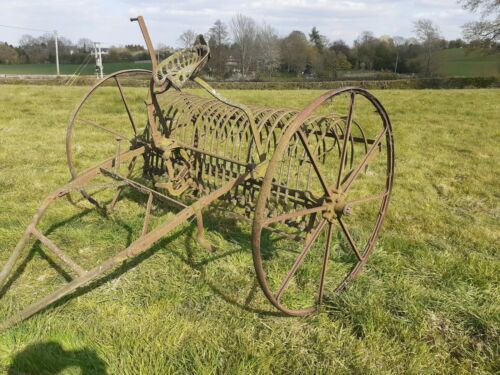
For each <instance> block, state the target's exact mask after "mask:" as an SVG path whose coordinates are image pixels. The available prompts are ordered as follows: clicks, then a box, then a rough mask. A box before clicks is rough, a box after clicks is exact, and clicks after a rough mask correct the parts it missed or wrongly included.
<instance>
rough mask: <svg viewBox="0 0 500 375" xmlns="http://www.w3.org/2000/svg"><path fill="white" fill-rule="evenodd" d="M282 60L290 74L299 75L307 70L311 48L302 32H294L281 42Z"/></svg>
mask: <svg viewBox="0 0 500 375" xmlns="http://www.w3.org/2000/svg"><path fill="white" fill-rule="evenodd" d="M280 51H281V60H282V63H283V65H284V66H286V70H287V71H288V72H295V73H298V74H301V73H303V72H304V71H305V70H306V66H307V62H308V55H309V54H310V46H309V43H308V42H307V38H306V36H305V35H304V33H303V32H302V31H292V32H291V33H290V35H288V36H287V37H286V38H285V39H283V40H282V42H281V48H280Z"/></svg>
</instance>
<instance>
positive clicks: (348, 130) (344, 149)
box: [336, 92, 356, 190]
mask: <svg viewBox="0 0 500 375" xmlns="http://www.w3.org/2000/svg"><path fill="white" fill-rule="evenodd" d="M355 96H356V94H355V93H354V92H351V104H350V105H349V114H348V115H347V124H346V130H345V134H344V145H343V146H342V155H341V156H340V167H339V175H338V177H337V185H336V188H337V190H338V189H339V188H340V183H341V181H342V174H343V173H344V164H345V163H346V159H347V143H348V142H349V138H350V136H351V124H352V115H353V112H354V98H355Z"/></svg>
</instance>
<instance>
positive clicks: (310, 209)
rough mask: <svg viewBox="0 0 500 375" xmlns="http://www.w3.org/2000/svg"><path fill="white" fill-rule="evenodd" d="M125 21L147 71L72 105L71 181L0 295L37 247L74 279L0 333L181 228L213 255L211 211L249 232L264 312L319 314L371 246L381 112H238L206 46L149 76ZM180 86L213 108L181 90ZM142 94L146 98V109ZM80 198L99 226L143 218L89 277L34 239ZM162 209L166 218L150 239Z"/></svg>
mask: <svg viewBox="0 0 500 375" xmlns="http://www.w3.org/2000/svg"><path fill="white" fill-rule="evenodd" d="M131 20H132V21H138V23H139V26H140V28H141V31H142V33H143V36H144V39H145V41H146V44H147V47H148V51H149V53H150V55H151V62H152V71H148V70H140V69H134V70H125V71H120V72H117V73H113V74H111V75H109V76H107V77H105V78H104V79H103V80H101V81H99V82H98V83H97V84H96V85H95V86H94V87H92V88H91V89H90V91H89V92H88V93H87V94H86V95H85V96H84V98H83V100H82V101H81V102H80V103H79V104H78V105H77V107H76V109H75V110H74V112H73V113H72V115H71V118H70V121H69V124H68V128H67V143H66V147H67V162H68V166H69V169H70V172H71V176H72V180H71V182H69V183H68V184H67V185H65V186H63V187H61V188H59V189H57V190H56V191H55V192H54V193H52V194H50V195H49V196H48V197H47V198H46V199H45V200H44V201H43V203H42V205H41V206H40V208H39V209H38V211H37V212H36V214H35V215H34V217H33V219H32V221H31V224H30V225H29V226H28V227H27V229H26V230H25V232H24V234H23V236H22V238H21V239H20V241H19V242H18V244H17V246H16V247H15V249H14V251H13V252H12V254H11V255H10V257H9V258H8V259H7V262H6V264H5V265H4V267H3V269H2V271H1V272H0V286H2V285H4V284H5V283H6V282H7V280H8V279H9V275H11V274H12V270H13V269H14V266H15V264H16V262H18V260H19V259H20V258H21V257H22V254H23V249H25V248H26V247H27V244H28V242H29V240H30V239H34V240H35V241H39V242H40V243H41V244H42V245H43V246H44V248H46V249H47V250H49V251H50V254H51V256H53V257H55V259H58V260H59V261H60V262H61V263H62V265H63V266H64V267H66V268H67V269H69V270H70V272H71V273H72V274H73V275H72V279H71V280H69V281H68V283H67V284H66V285H64V286H62V287H60V288H59V289H57V290H55V291H53V292H52V293H50V294H48V295H47V296H45V297H44V298H42V299H40V300H38V301H36V302H34V303H33V304H32V305H30V306H28V307H27V308H25V309H24V310H21V311H20V312H17V313H15V314H13V315H11V317H10V318H7V319H5V320H4V321H3V322H2V323H1V328H6V327H9V326H11V325H13V324H16V323H18V322H20V321H22V320H23V319H26V318H28V317H30V316H31V315H33V314H35V313H37V312H38V311H40V310H42V309H44V308H46V307H47V306H49V305H51V304H53V303H54V302H56V301H58V300H60V299H61V298H62V297H64V296H67V295H69V294H70V293H72V292H74V291H75V290H77V289H78V288H81V287H82V286H84V285H86V284H88V283H89V282H91V281H93V280H95V279H96V278H98V277H99V276H101V275H103V274H105V273H106V272H109V271H110V270H112V269H113V268H115V267H117V266H119V265H121V264H122V263H123V262H125V261H127V260H130V259H132V258H135V257H137V256H138V255H140V254H141V253H144V252H145V251H146V250H148V249H149V248H150V247H151V246H152V245H153V244H155V243H156V242H158V241H159V240H160V239H162V238H164V237H165V236H167V235H168V234H169V233H171V232H172V231H173V230H174V229H176V228H177V227H179V226H181V225H182V224H184V223H186V222H187V221H189V220H196V223H197V226H196V228H197V229H196V230H197V239H198V240H199V241H200V243H201V245H202V247H209V246H210V245H209V243H208V241H206V240H205V239H204V237H203V229H204V225H203V214H202V211H203V210H207V209H208V208H210V207H213V206H217V207H219V206H221V207H224V208H225V209H226V210H228V211H230V213H231V215H234V216H235V217H237V218H241V219H245V220H248V221H250V222H251V223H252V230H251V233H250V235H251V243H252V255H253V263H254V267H255V271H256V275H257V279H258V282H259V284H260V286H261V288H262V290H263V292H264V294H265V296H266V297H267V299H268V300H269V301H270V302H271V303H272V304H273V305H274V306H275V307H276V308H277V309H279V310H281V311H282V312H283V313H285V314H289V315H297V316H302V315H307V314H310V313H312V312H314V311H316V310H317V309H318V307H319V306H320V305H321V304H322V302H324V301H325V299H327V298H333V296H334V295H335V293H338V292H341V291H343V290H344V289H345V287H346V285H347V284H348V283H349V282H350V281H351V280H352V279H353V278H354V277H355V276H356V275H357V274H358V273H359V272H360V270H361V269H362V267H363V266H364V264H365V263H366V261H367V259H368V257H369V255H370V253H371V252H372V250H373V248H374V246H375V242H376V240H377V237H378V235H379V230H380V228H381V225H382V221H383V219H384V216H385V214H386V211H387V207H388V204H389V198H390V194H391V188H392V181H393V168H394V146H393V140H392V129H391V123H390V121H389V117H388V115H387V113H386V111H385V110H384V108H383V107H382V105H381V104H380V103H379V101H378V100H377V99H376V98H375V97H374V96H373V95H371V94H370V93H368V92H367V91H365V90H363V89H361V88H352V87H349V88H343V89H339V90H334V91H330V92H327V93H325V94H323V95H321V96H319V97H318V98H317V99H316V100H314V101H313V102H312V103H310V104H309V105H308V106H307V107H306V108H305V109H303V110H301V111H298V110H293V109H289V108H277V109H274V108H267V107H261V106H256V105H251V106H244V105H241V104H237V103H233V102H231V101H229V100H227V99H225V98H224V97H222V96H221V95H219V94H218V93H217V92H216V91H215V90H213V89H212V88H211V87H210V86H209V84H208V83H206V82H205V81H204V80H202V79H201V78H200V77H199V76H198V73H199V72H200V70H201V69H202V68H203V66H204V65H205V64H206V63H207V61H208V59H209V56H210V51H209V47H208V45H207V43H206V42H205V40H204V39H203V37H202V36H201V35H200V36H199V37H198V38H197V39H196V42H195V44H194V46H193V47H192V48H188V49H185V50H183V51H180V52H177V53H175V54H174V55H172V56H170V57H168V58H167V59H166V60H164V61H162V62H161V63H159V64H157V63H156V60H155V51H154V49H153V47H152V43H151V40H150V37H149V34H148V31H147V28H146V25H145V23H144V20H143V18H142V17H138V18H135V19H131ZM188 81H194V82H195V83H197V84H198V85H199V86H200V87H201V88H202V89H203V90H202V92H203V91H204V92H206V93H208V94H209V95H202V94H196V95H195V94H193V93H187V92H185V91H183V88H184V87H185V84H186V83H187V82H188ZM138 82H139V83H140V84H138ZM131 83H133V84H131ZM130 86H140V87H143V88H142V89H140V88H134V89H133V90H132V89H129V87H130ZM128 91H129V92H128ZM139 91H142V92H145V93H146V92H147V95H145V101H143V102H142V103H141V100H143V99H144V97H141V96H140V94H138V92H139ZM111 95H114V96H113V97H111ZM144 106H145V110H144ZM141 116H142V119H141V120H140V121H139V118H140V117H141ZM141 125H142V126H144V127H143V128H141V127H140V126H141ZM101 157H102V158H103V159H101V160H104V161H102V162H101V163H100V164H96V160H99V158H101ZM134 192H135V193H134ZM127 194H128V195H127ZM75 196H80V197H81V198H80V201H81V202H87V201H88V202H90V204H91V205H93V206H95V210H97V211H99V212H105V214H106V215H108V216H110V215H114V214H115V213H116V212H118V211H119V210H120V204H122V202H125V201H126V199H125V198H130V199H135V200H137V201H138V202H140V203H141V204H144V205H145V214H144V217H143V223H142V230H141V231H140V233H139V234H138V235H137V237H136V238H135V239H134V240H131V241H130V242H129V243H128V245H127V246H125V248H124V249H122V250H121V251H119V252H118V253H114V255H111V256H110V257H108V258H107V259H106V260H104V261H103V262H102V263H100V264H98V265H94V266H93V267H91V268H90V269H86V267H83V266H82V265H80V264H79V263H78V262H77V261H75V260H74V259H73V256H74V254H76V255H78V253H75V252H73V253H71V254H69V253H68V251H64V252H63V251H62V250H61V249H60V247H59V246H58V245H56V243H55V240H54V239H50V238H49V237H48V236H49V234H43V233H42V230H41V229H40V228H39V225H40V222H41V220H42V218H43V217H44V216H45V214H46V211H47V210H48V209H49V207H52V206H53V205H54V204H55V202H58V201H61V200H62V199H63V198H64V197H70V198H71V199H70V200H72V201H73V202H74V199H75V198H74V197H75ZM82 196H83V197H82ZM138 197H139V198H138ZM88 202H87V205H88V204H89V203H88ZM216 202H217V204H216ZM75 204H76V203H75ZM123 204H125V203H123ZM158 206H162V207H163V206H165V207H167V208H168V210H169V211H170V216H169V217H168V218H166V219H165V218H164V217H163V218H162V219H161V220H163V221H162V222H160V223H159V224H158V225H156V226H153V223H152V222H153V221H155V220H154V219H155V218H156V216H157V215H156V213H155V212H156V211H157V210H156V208H157V207H158ZM171 212H175V214H173V215H172V213H171Z"/></svg>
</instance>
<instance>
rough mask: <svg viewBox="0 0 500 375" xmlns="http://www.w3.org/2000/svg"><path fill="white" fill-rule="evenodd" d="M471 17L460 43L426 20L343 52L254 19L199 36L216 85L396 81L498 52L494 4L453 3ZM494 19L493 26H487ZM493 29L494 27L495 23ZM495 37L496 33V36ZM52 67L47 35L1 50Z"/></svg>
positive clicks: (65, 56)
mask: <svg viewBox="0 0 500 375" xmlns="http://www.w3.org/2000/svg"><path fill="white" fill-rule="evenodd" d="M460 2H461V3H462V5H463V6H464V7H465V8H466V9H469V10H471V11H475V12H480V13H481V19H480V20H479V21H477V22H476V23H469V24H467V25H464V36H465V38H466V39H465V40H462V39H457V40H446V39H444V38H443V37H442V36H441V35H440V32H439V27H438V26H437V25H436V24H435V23H434V22H433V21H431V20H428V19H420V20H417V21H416V22H414V25H413V26H414V36H413V37H410V38H403V37H400V36H381V37H376V36H375V35H374V34H373V33H372V32H370V31H363V32H362V33H360V35H359V36H358V38H357V39H356V40H355V41H354V42H353V43H352V45H348V44H347V43H346V42H345V41H343V40H341V39H338V40H333V41H330V40H328V39H327V38H326V36H324V35H323V34H321V32H320V30H318V28H316V27H313V28H312V29H311V30H310V31H309V32H308V33H304V32H302V31H299V30H294V31H292V32H290V34H288V35H286V36H284V37H280V36H279V35H278V33H277V31H276V30H275V29H274V28H273V27H272V26H271V25H269V24H266V23H264V24H258V23H257V22H256V21H255V20H254V19H253V18H251V17H248V16H245V15H242V14H238V15H235V16H234V17H233V18H232V19H231V20H230V22H229V23H224V22H223V21H221V20H217V21H215V22H214V24H213V25H212V26H211V27H210V28H209V30H208V31H207V32H206V33H205V38H206V40H207V41H208V43H209V45H210V49H211V59H210V61H209V63H208V67H207V70H206V72H207V73H208V75H209V76H211V77H213V78H216V79H229V78H243V79H251V78H257V79H258V78H270V77H272V76H281V77H291V78H296V77H305V78H316V79H323V80H332V79H336V78H338V77H339V74H340V73H341V72H344V71H349V70H355V71H361V72H362V71H377V72H390V73H395V74H420V75H423V76H427V77H429V76H433V75H435V74H436V70H437V67H438V59H437V58H436V52H437V51H439V50H442V49H447V48H477V47H480V48H483V49H485V48H486V49H488V50H492V51H498V50H499V48H500V47H499V44H498V42H499V40H498V39H499V32H498V28H499V22H498V12H499V10H500V2H498V0H460ZM495 12H496V14H497V15H496V17H497V18H496V21H495V20H493V21H491V20H489V18H488V17H490V18H491V14H495ZM495 22H496V23H495ZM495 30H496V31H495ZM195 38H196V33H195V32H194V31H193V30H186V31H185V32H183V33H182V34H181V35H180V37H179V39H178V41H179V43H180V44H181V45H182V46H183V47H190V46H192V44H193V42H194V40H195ZM92 49H93V43H92V41H91V40H89V39H85V38H83V39H80V40H79V41H78V42H77V43H72V42H71V41H70V40H69V39H67V38H64V37H60V38H59V59H60V62H61V63H72V64H77V63H81V62H82V61H84V60H85V58H87V57H88V55H89V53H91V51H92ZM157 51H158V54H159V56H158V58H161V59H163V58H165V57H167V56H169V55H170V54H171V53H173V52H174V51H175V49H174V48H171V47H168V46H166V45H164V44H162V43H160V44H158V45H157ZM148 59H149V54H148V53H147V51H145V49H144V47H142V46H141V45H125V46H123V47H112V48H110V49H109V50H107V51H106V54H105V55H104V56H103V60H104V63H106V62H123V61H140V60H148ZM46 62H50V63H53V62H55V48H54V39H53V36H52V35H51V34H46V35H42V36H40V37H38V38H35V37H32V36H30V35H24V36H23V37H22V38H21V40H20V42H19V46H17V47H14V46H10V45H8V44H7V43H0V63H7V64H9V63H10V64H15V63H46Z"/></svg>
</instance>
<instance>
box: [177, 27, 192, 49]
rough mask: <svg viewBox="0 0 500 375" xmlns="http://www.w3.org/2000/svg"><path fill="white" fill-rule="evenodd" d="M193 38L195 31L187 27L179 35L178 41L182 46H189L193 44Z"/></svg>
mask: <svg viewBox="0 0 500 375" xmlns="http://www.w3.org/2000/svg"><path fill="white" fill-rule="evenodd" d="M195 39H196V33H195V32H194V31H193V30H191V29H189V30H186V31H184V32H183V33H182V34H181V35H180V36H179V39H178V41H179V43H180V44H181V46H182V47H184V48H189V47H192V46H193V44H194V41H195Z"/></svg>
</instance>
